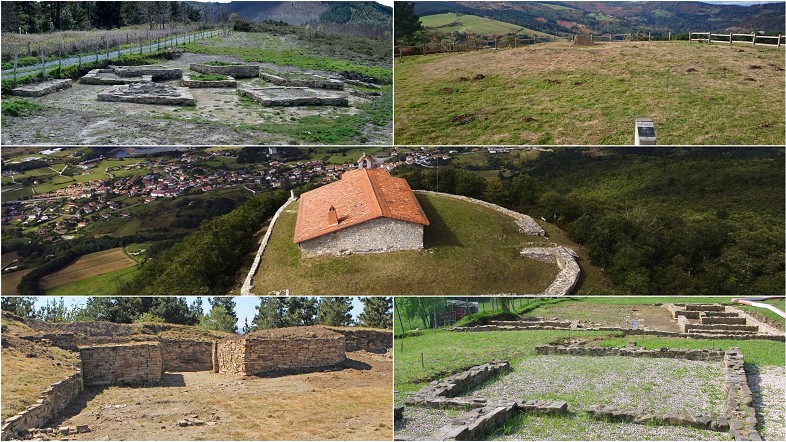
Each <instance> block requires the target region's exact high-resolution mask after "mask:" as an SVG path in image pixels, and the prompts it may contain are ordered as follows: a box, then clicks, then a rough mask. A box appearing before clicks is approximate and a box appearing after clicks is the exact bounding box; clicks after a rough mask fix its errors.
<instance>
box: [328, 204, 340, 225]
mask: <svg viewBox="0 0 786 442" xmlns="http://www.w3.org/2000/svg"><path fill="white" fill-rule="evenodd" d="M328 225H329V226H337V225H338V215H337V214H336V208H335V207H333V206H330V209H328Z"/></svg>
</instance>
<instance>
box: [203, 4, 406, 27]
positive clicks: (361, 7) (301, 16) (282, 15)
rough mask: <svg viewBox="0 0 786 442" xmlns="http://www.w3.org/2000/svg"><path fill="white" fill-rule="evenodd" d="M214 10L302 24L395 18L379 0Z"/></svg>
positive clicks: (379, 23)
mask: <svg viewBox="0 0 786 442" xmlns="http://www.w3.org/2000/svg"><path fill="white" fill-rule="evenodd" d="M211 12H212V14H213V15H214V16H215V18H218V16H219V15H221V14H226V15H231V14H237V15H238V16H239V17H240V18H241V19H243V20H248V21H254V22H262V21H265V20H273V21H283V22H286V23H288V24H290V25H295V26H300V25H304V24H306V23H317V22H318V23H342V24H343V23H349V24H370V25H373V26H387V27H388V28H389V27H390V24H391V23H392V21H393V10H392V8H390V7H389V6H384V5H380V4H379V3H376V2H315V1H308V2H292V1H289V2H255V1H251V2H246V1H233V2H229V3H226V4H221V3H214V4H213V7H212V8H211Z"/></svg>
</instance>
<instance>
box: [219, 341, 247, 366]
mask: <svg viewBox="0 0 786 442" xmlns="http://www.w3.org/2000/svg"><path fill="white" fill-rule="evenodd" d="M245 348H246V343H245V341H244V340H242V339H225V340H223V341H219V342H217V343H216V344H215V356H214V360H215V362H216V367H214V371H216V369H217V371H218V372H219V373H227V374H246V364H245Z"/></svg>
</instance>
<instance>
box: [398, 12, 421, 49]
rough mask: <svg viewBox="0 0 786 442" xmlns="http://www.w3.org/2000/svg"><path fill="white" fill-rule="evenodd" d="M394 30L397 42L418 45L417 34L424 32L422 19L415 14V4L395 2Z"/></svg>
mask: <svg viewBox="0 0 786 442" xmlns="http://www.w3.org/2000/svg"><path fill="white" fill-rule="evenodd" d="M393 20H394V23H393V29H394V32H395V38H396V42H400V43H403V44H416V43H417V40H418V37H417V34H418V33H421V32H423V24H422V23H421V22H420V17H418V16H417V14H415V4H414V3H411V2H395V3H394V4H393Z"/></svg>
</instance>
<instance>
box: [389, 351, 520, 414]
mask: <svg viewBox="0 0 786 442" xmlns="http://www.w3.org/2000/svg"><path fill="white" fill-rule="evenodd" d="M507 370H510V363H509V362H508V361H499V360H494V361H491V362H488V363H486V364H483V365H477V366H475V367H472V368H470V369H469V370H466V371H463V372H461V373H458V374H454V375H453V376H448V377H446V378H443V379H440V380H439V381H434V382H432V383H430V384H429V385H426V386H425V387H423V388H421V389H420V391H418V392H417V393H415V394H414V395H411V396H409V397H408V398H407V399H406V401H405V402H404V403H405V404H406V405H426V406H437V408H442V407H441V406H440V405H438V403H439V402H440V401H439V399H440V398H454V397H456V396H458V395H460V394H461V393H464V392H465V391H467V390H469V389H470V388H472V387H475V386H477V385H480V384H482V383H483V382H485V381H486V380H488V379H490V378H492V377H494V376H497V375H499V374H501V373H503V372H505V371H507Z"/></svg>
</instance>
